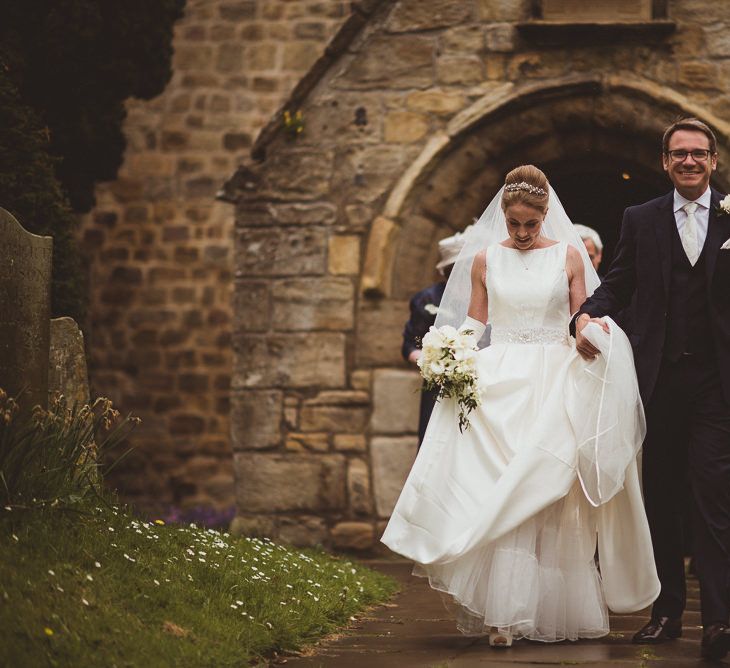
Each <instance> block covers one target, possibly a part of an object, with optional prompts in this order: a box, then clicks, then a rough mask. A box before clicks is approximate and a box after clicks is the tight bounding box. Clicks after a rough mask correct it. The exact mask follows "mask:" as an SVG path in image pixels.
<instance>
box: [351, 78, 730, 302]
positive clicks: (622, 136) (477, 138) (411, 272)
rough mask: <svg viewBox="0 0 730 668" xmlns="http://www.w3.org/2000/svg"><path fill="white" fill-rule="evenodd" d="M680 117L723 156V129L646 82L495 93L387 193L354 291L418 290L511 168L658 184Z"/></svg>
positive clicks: (391, 293) (582, 82)
mask: <svg viewBox="0 0 730 668" xmlns="http://www.w3.org/2000/svg"><path fill="white" fill-rule="evenodd" d="M681 116H685V117H686V116H696V117H698V118H700V119H702V120H704V121H706V122H708V123H709V124H710V125H711V126H712V127H713V128H714V129H715V131H716V133H717V137H718V142H719V150H720V152H721V155H728V154H729V153H728V150H727V149H728V148H730V124H728V123H727V122H725V121H722V120H721V119H719V118H717V117H715V116H714V115H713V114H711V113H710V112H709V111H707V110H706V109H704V108H702V107H699V106H698V105H696V104H694V103H693V102H691V100H689V99H688V98H686V97H684V96H683V95H680V94H679V93H677V92H676V91H674V90H672V89H669V88H666V87H662V86H659V85H657V84H655V83H653V82H648V81H644V80H641V79H636V80H633V81H627V80H625V79H622V78H614V77H610V76H609V77H603V76H601V77H584V78H575V77H571V78H566V79H562V80H554V81H552V82H550V83H544V82H543V83H540V84H527V85H514V84H511V83H508V84H504V85H502V86H500V87H498V88H495V89H494V90H492V91H491V92H490V93H488V94H486V95H485V96H483V97H482V98H481V99H479V100H477V101H476V102H475V103H474V104H472V105H471V106H470V107H469V108H467V109H465V110H464V111H462V112H461V113H460V114H458V115H457V116H456V117H454V118H453V119H452V121H451V122H450V124H449V125H448V127H447V129H446V131H445V132H442V133H440V134H438V135H435V136H433V137H432V138H431V139H430V141H429V142H428V143H427V144H426V145H425V147H424V148H423V150H422V151H421V153H420V155H419V156H418V157H417V158H416V160H415V161H414V162H413V163H412V164H411V165H410V167H409V168H408V169H407V170H406V171H405V172H404V174H403V176H402V178H401V179H400V181H399V182H398V183H397V184H396V185H395V187H394V188H393V189H392V191H391V192H390V194H389V197H388V200H387V202H386V204H385V206H384V209H383V211H382V215H381V217H380V218H379V219H377V220H376V222H375V223H374V225H373V229H372V230H371V240H373V237H374V236H378V235H379V237H380V238H379V239H378V243H371V244H369V246H368V254H369V255H370V254H375V253H378V258H377V260H378V261H377V262H376V261H375V260H376V258H375V257H368V258H367V260H366V263H365V266H366V267H377V274H372V273H371V274H368V272H367V271H365V272H364V274H363V276H362V283H361V291H362V293H363V294H364V295H365V296H366V297H368V296H371V297H372V296H374V297H390V298H392V299H395V300H399V301H400V300H404V299H407V298H408V296H409V295H410V294H412V293H413V292H414V291H416V290H418V289H420V288H422V287H423V286H424V285H427V284H428V283H429V282H430V280H431V277H432V275H433V269H432V268H433V266H434V264H435V261H436V243H435V242H436V241H437V240H438V239H439V238H442V237H444V236H447V235H449V234H452V233H453V231H455V230H460V229H463V228H464V227H466V226H467V225H468V224H469V223H470V222H471V220H472V218H474V217H475V216H478V215H479V214H480V213H481V211H482V209H483V207H484V206H485V204H486V203H487V202H488V201H489V199H490V198H491V197H492V195H493V193H494V192H495V191H496V190H497V188H498V187H499V186H500V185H501V183H502V179H503V178H504V174H505V173H506V172H507V171H508V170H509V169H510V168H512V167H514V166H515V165H518V164H522V163H525V162H534V163H537V164H540V165H542V166H552V167H553V168H554V169H557V170H563V171H565V170H566V169H571V168H572V169H574V170H575V172H576V173H579V172H580V170H581V169H585V168H586V165H587V164H589V163H590V162H591V161H602V162H603V163H604V164H609V163H615V164H617V165H619V164H622V165H626V166H627V168H630V169H631V170H632V171H633V173H635V174H637V175H640V176H642V177H643V178H646V179H656V178H658V177H659V176H661V163H660V147H659V141H660V138H661V134H662V132H663V129H664V128H665V127H666V126H667V125H668V124H669V123H671V122H672V121H673V120H675V119H677V118H678V117H681ZM548 173H549V174H550V172H549V170H548ZM715 183H716V184H717V186H718V187H720V188H722V189H725V190H726V189H727V186H728V185H729V184H730V164H728V163H727V162H725V163H723V162H722V161H721V162H720V166H719V169H718V172H717V173H716V178H715Z"/></svg>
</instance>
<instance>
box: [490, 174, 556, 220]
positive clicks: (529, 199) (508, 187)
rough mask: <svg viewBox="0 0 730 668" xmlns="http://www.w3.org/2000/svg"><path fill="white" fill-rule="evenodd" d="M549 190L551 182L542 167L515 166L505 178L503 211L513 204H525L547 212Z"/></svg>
mask: <svg viewBox="0 0 730 668" xmlns="http://www.w3.org/2000/svg"><path fill="white" fill-rule="evenodd" d="M549 191H550V184H549V183H548V180H547V176H545V174H544V173H543V171H542V170H541V169H538V168H537V167H535V165H520V166H519V167H515V168H514V169H513V170H512V171H511V172H510V173H509V174H507V176H506V177H505V179H504V192H503V193H502V211H504V210H506V209H507V207H508V206H512V205H513V204H525V205H527V206H531V207H532V208H534V209H538V210H539V211H541V212H542V213H543V214H545V213H547V209H548V194H549Z"/></svg>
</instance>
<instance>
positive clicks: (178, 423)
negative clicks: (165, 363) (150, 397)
mask: <svg viewBox="0 0 730 668" xmlns="http://www.w3.org/2000/svg"><path fill="white" fill-rule="evenodd" d="M150 389H157V388H150ZM204 431H205V418H203V417H202V416H200V415H193V414H182V415H175V416H173V417H171V418H170V434H171V435H172V436H192V435H195V434H202V433H203V432H204Z"/></svg>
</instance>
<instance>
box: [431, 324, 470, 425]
mask: <svg viewBox="0 0 730 668" xmlns="http://www.w3.org/2000/svg"><path fill="white" fill-rule="evenodd" d="M473 334H474V333H473V332H472V331H471V330H464V331H461V332H460V331H458V330H456V329H454V328H453V327H451V326H450V325H444V326H443V327H441V328H439V329H437V328H436V327H431V329H429V330H428V332H427V333H426V335H425V336H424V337H423V341H422V343H423V354H422V355H421V357H420V358H419V360H418V366H419V368H420V369H421V376H423V379H424V380H425V381H426V387H427V388H428V389H430V390H432V389H438V398H439V399H442V398H450V399H456V401H457V403H458V404H459V430H460V431H464V429H468V428H469V418H468V414H469V413H470V412H471V411H472V410H473V409H474V408H476V407H477V406H478V405H479V404H480V403H481V396H480V394H479V390H478V385H477V375H476V350H477V341H476V338H475V337H474V335H473Z"/></svg>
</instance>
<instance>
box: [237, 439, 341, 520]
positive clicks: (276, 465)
mask: <svg viewBox="0 0 730 668" xmlns="http://www.w3.org/2000/svg"><path fill="white" fill-rule="evenodd" d="M233 458H234V466H235V470H236V480H237V485H236V499H237V504H238V508H239V511H241V512H253V513H256V512H266V513H271V512H283V511H314V512H316V511H327V510H343V509H344V507H345V497H346V494H345V459H344V457H343V456H342V455H321V456H320V455H293V454H287V455H274V454H271V455H269V454H258V453H249V452H238V453H234V456H233Z"/></svg>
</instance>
